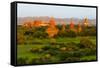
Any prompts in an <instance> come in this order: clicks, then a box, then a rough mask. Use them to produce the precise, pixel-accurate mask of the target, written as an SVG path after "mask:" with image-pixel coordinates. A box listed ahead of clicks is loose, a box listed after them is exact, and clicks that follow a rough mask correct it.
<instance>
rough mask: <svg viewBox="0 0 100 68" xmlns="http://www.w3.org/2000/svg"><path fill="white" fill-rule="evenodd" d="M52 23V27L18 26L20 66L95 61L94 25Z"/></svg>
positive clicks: (18, 59)
mask: <svg viewBox="0 0 100 68" xmlns="http://www.w3.org/2000/svg"><path fill="white" fill-rule="evenodd" d="M51 22H52V23H50V25H49V26H39V27H32V26H31V27H28V28H26V27H25V26H19V25H18V26H17V44H18V46H17V47H18V48H17V49H18V50H17V54H18V55H17V63H18V64H19V65H21V64H44V63H58V62H76V61H91V60H96V27H95V26H86V27H84V26H83V27H82V28H83V29H81V26H80V25H74V24H73V22H71V24H70V25H65V24H63V25H55V21H54V20H51ZM35 26H37V25H35ZM78 27H79V28H78Z"/></svg>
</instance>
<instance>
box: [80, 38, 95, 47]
mask: <svg viewBox="0 0 100 68" xmlns="http://www.w3.org/2000/svg"><path fill="white" fill-rule="evenodd" d="M79 45H80V47H81V48H91V49H92V48H96V45H95V44H94V43H93V42H92V41H91V40H90V39H89V38H86V37H84V38H81V40H80V44H79Z"/></svg>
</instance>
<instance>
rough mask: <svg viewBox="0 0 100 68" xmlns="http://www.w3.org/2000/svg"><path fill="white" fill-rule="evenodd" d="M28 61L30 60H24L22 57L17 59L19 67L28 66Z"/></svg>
mask: <svg viewBox="0 0 100 68" xmlns="http://www.w3.org/2000/svg"><path fill="white" fill-rule="evenodd" d="M27 60H28V58H22V57H20V58H18V59H17V64H18V65H23V64H27Z"/></svg>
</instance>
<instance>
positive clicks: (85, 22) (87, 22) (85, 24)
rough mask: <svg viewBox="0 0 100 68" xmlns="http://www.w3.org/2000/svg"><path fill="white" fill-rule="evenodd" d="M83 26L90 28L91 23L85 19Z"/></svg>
mask: <svg viewBox="0 0 100 68" xmlns="http://www.w3.org/2000/svg"><path fill="white" fill-rule="evenodd" d="M83 25H84V27H87V26H89V21H88V18H87V17H86V18H85V19H84V21H83Z"/></svg>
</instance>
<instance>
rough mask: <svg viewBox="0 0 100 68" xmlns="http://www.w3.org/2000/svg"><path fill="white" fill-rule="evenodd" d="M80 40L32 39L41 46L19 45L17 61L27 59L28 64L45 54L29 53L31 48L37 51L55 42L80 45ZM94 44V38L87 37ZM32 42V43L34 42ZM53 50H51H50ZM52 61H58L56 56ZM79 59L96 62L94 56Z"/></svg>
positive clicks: (78, 38)
mask: <svg viewBox="0 0 100 68" xmlns="http://www.w3.org/2000/svg"><path fill="white" fill-rule="evenodd" d="M80 38H81V37H76V38H57V39H45V38H44V39H34V40H35V41H38V42H41V43H42V44H21V45H17V47H18V48H17V59H18V58H28V61H27V62H30V61H31V60H32V59H34V58H41V57H43V56H45V52H46V51H43V52H41V53H38V52H30V50H31V49H32V48H33V49H34V48H37V49H42V48H43V47H45V46H51V47H52V46H54V45H50V44H48V43H50V42H51V41H53V42H56V43H65V44H67V43H71V42H74V43H76V44H78V43H80ZM88 38H89V39H90V40H91V41H92V42H93V43H94V44H96V37H88ZM34 40H33V41H34ZM56 46H61V47H62V46H63V45H58V44H57V45H56ZM52 50H53V49H52ZM53 58H54V59H53V61H58V60H59V59H58V56H57V55H56V54H55V55H53ZM80 59H81V60H82V61H84V60H88V61H90V60H96V55H87V56H82V57H80Z"/></svg>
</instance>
